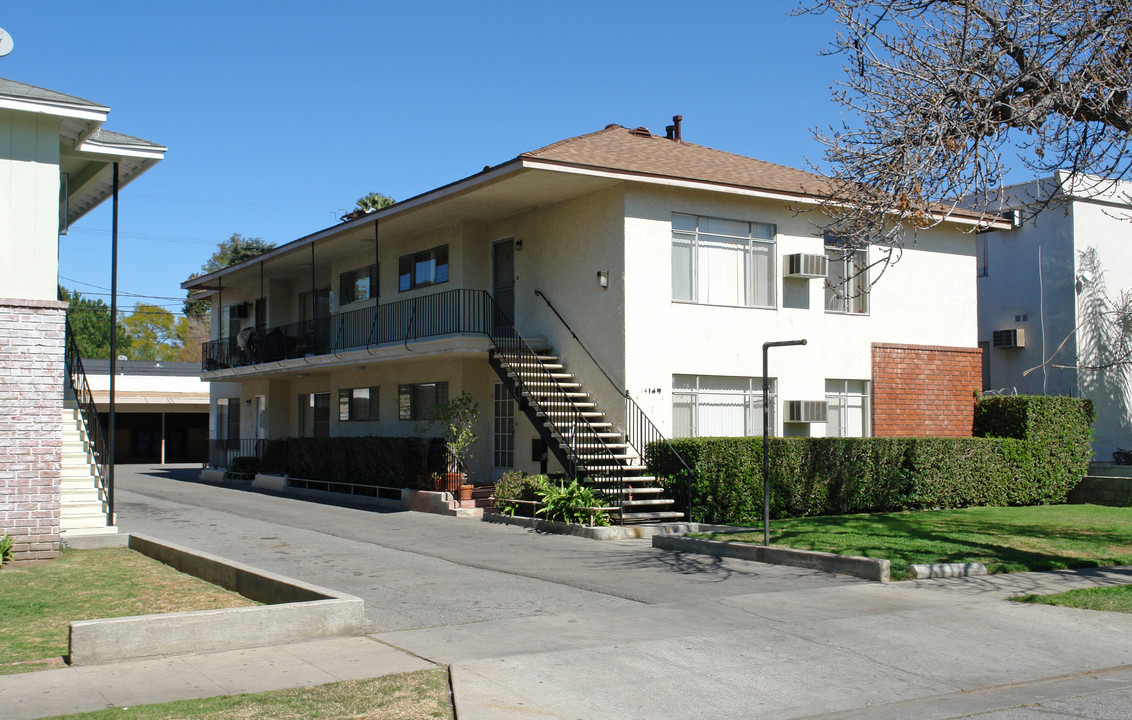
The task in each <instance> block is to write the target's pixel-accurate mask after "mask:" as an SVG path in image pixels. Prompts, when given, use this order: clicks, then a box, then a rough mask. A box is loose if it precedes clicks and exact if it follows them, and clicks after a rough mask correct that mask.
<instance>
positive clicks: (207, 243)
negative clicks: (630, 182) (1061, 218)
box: [0, 0, 841, 309]
mask: <svg viewBox="0 0 1132 720" xmlns="http://www.w3.org/2000/svg"><path fill="white" fill-rule="evenodd" d="M794 6H795V3H794V2H793V0H754V1H748V2H700V3H695V2H692V3H689V2H680V3H675V2H649V3H640V2H612V1H610V2H589V1H588V0H576V1H575V2H570V3H540V2H482V3H481V2H466V1H465V2H411V3H387V2H356V1H326V2H287V1H285V0H282V1H281V0H276V1H275V2H259V1H255V2H253V1H250V0H229V1H228V2H212V1H211V0H194V1H193V2H179V3H171V2H153V0H147V1H145V2H135V1H119V0H113V1H112V2H108V3H103V4H101V5H92V4H91V3H89V2H83V3H79V2H70V1H69V0H61V1H57V2H47V1H46V0H8V1H7V2H5V3H4V4H3V5H2V6H0V7H2V10H0V27H3V28H4V29H5V30H7V31H8V32H9V33H10V34H11V35H12V37H13V39H14V41H15V49H14V51H13V52H12V54H10V55H8V56H7V57H4V58H0V77H5V78H10V79H13V80H17V81H20V82H26V83H30V84H33V85H39V86H42V87H47V88H50V89H52V90H58V91H60V92H65V93H69V94H72V95H77V96H79V97H84V98H87V99H89V100H93V101H96V102H99V103H101V104H104V105H108V106H109V107H110V108H111V112H110V118H109V121H108V122H107V124H106V127H107V128H108V129H111V130H116V131H118V132H124V133H127V134H131V135H137V136H140V137H143V138H146V139H147V140H152V141H155V142H159V143H161V144H163V145H166V146H168V148H169V152H168V154H167V155H166V159H165V160H164V161H163V162H162V163H160V164H158V165H157V166H156V167H155V168H154V169H152V170H150V171H149V172H148V173H147V174H146V175H144V176H142V177H141V178H140V179H139V180H137V181H136V182H135V183H134V184H132V185H130V186H129V187H127V188H126V189H125V190H124V191H123V192H122V196H121V204H120V216H119V229H120V241H119V244H120V265H119V280H118V282H119V290H120V292H122V293H123V296H122V297H121V299H120V303H122V304H123V305H125V306H126V307H130V306H131V305H132V303H133V301H134V298H131V297H128V296H125V293H136V294H139V295H151V296H157V297H158V298H181V297H183V295H184V293H183V291H181V290H180V283H181V281H182V280H184V279H185V278H187V277H188V276H189V275H190V274H191V273H193V272H194V271H196V270H198V269H199V267H200V265H201V263H203V262H204V261H205V259H206V258H207V257H208V256H209V255H210V254H211V252H212V251H213V249H215V245H216V243H217V242H219V241H221V240H224V239H225V238H227V237H228V236H229V235H231V234H232V233H234V232H237V233H241V234H243V235H245V236H258V237H262V238H264V239H265V240H270V241H273V242H276V243H279V244H282V243H285V242H288V241H290V240H293V239H295V238H297V237H301V236H303V235H305V234H307V233H310V232H312V231H315V230H318V229H321V228H324V227H327V226H330V225H333V224H335V223H336V222H337V217H338V216H339V215H341V214H342V213H343V212H344V211H346V210H348V209H350V208H351V207H352V206H353V204H354V201H355V200H356V199H357V198H358V197H360V196H362V195H364V194H365V193H367V192H370V191H377V192H381V193H384V194H387V195H392V196H393V197H395V198H397V199H404V198H408V197H411V196H413V195H416V194H418V193H421V192H424V191H427V190H429V189H432V188H435V187H438V186H440V185H444V184H446V183H449V182H452V181H454V180H456V179H459V178H462V177H465V176H468V175H471V174H473V173H475V172H478V171H479V170H481V169H482V168H483V166H484V165H495V164H498V163H500V162H502V161H504V160H507V159H510V158H513V157H515V156H516V155H518V154H519V153H521V152H525V151H527V150H533V149H535V148H538V147H541V146H543V145H547V144H549V143H552V142H555V141H557V140H561V139H563V138H566V137H570V136H574V135H579V134H582V133H586V132H591V131H594V130H598V129H600V128H602V127H604V126H605V125H607V124H609V123H619V124H621V125H626V126H630V127H635V126H638V125H644V126H646V127H648V128H649V129H650V130H652V131H653V132H654V133H661V134H662V133H663V132H664V126H665V125H666V124H668V123H670V122H671V117H672V115H674V114H681V115H683V116H684V123H683V127H684V139H685V140H688V141H691V142H695V143H699V144H702V145H707V146H710V147H714V148H718V149H721V150H726V151H729V152H735V153H739V154H742V155H749V156H752V157H757V158H761V159H763V160H768V161H771V162H777V163H782V164H785V165H791V166H795V167H805V163H806V159H807V158H810V159H813V160H817V159H819V156H820V149H819V148H818V147H817V146H816V144H815V143H814V142H813V140H812V138H811V132H810V131H811V128H813V127H815V126H825V125H829V124H831V123H838V122H840V117H841V111H840V108H839V107H838V106H837V105H835V104H833V103H832V102H831V101H830V99H829V86H830V85H831V84H832V83H834V82H835V81H836V80H837V79H838V78H839V76H840V74H841V61H840V59H839V58H836V57H820V56H819V54H818V53H819V52H820V51H821V49H822V48H823V47H825V46H826V44H827V43H828V41H829V39H830V38H832V37H833V34H834V33H835V32H836V28H835V27H834V26H833V25H832V23H831V22H830V21H829V20H828V18H822V17H812V16H805V17H790V16H789V15H788V12H789V11H790V10H791V9H792V8H793V7H794ZM60 275H61V276H62V277H63V278H65V279H64V280H62V282H63V284H64V285H66V286H68V287H72V288H75V289H78V290H80V291H81V292H83V293H84V294H91V295H92V296H96V295H97V293H100V292H103V290H100V289H98V288H100V287H101V288H106V287H109V284H110V212H109V203H106V204H105V205H104V206H103V207H102V208H99V209H98V210H97V211H95V212H93V213H91V214H90V215H88V216H87V217H86V218H84V219H83V220H82V221H81V222H80V223H78V224H76V225H75V226H74V227H73V228H72V229H71V232H70V234H69V235H67V236H65V237H63V238H61V248H60ZM107 300H108V298H107ZM153 302H156V303H158V304H165V305H167V306H170V307H171V308H173V309H178V308H179V307H180V304H179V302H178V301H177V300H176V299H158V300H155V301H153Z"/></svg>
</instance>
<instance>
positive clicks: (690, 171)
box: [519, 125, 828, 197]
mask: <svg viewBox="0 0 1132 720" xmlns="http://www.w3.org/2000/svg"><path fill="white" fill-rule="evenodd" d="M519 157H521V158H529V159H532V160H544V161H549V162H555V163H564V164H568V165H574V166H580V167H591V168H597V169H604V170H618V171H623V172H630V173H636V174H642V175H650V176H654V177H667V178H677V179H682V180H694V181H701V182H709V183H715V184H722V185H731V186H735V187H745V188H753V189H757V190H768V191H772V192H781V193H788V194H791V195H805V196H817V197H824V196H825V195H827V194H828V189H827V188H828V184H827V182H826V180H825V179H823V178H821V177H819V176H817V175H814V174H813V173H808V172H805V171H803V170H796V169H794V168H790V167H786V166H784V165H775V164H774V163H768V162H763V161H762V160H755V159H754V158H749V157H743V156H742V155H735V154H732V153H728V152H723V151H722V150H714V149H712V148H709V147H704V146H702V145H696V144H694V143H689V142H676V141H674V140H669V139H667V138H664V137H660V136H658V135H652V134H648V135H646V134H645V133H644V131H643V129H637V130H630V129H628V128H625V127H622V126H620V125H609V126H607V127H606V128H605V129H604V130H598V131H597V132H593V133H589V134H587V135H579V136H578V137H573V138H568V139H566V140H561V141H559V142H556V143H554V144H552V145H547V146H546V147H543V148H539V149H538V150H533V151H531V152H527V153H523V154H522V155H520V156H519Z"/></svg>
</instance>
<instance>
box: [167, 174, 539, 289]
mask: <svg viewBox="0 0 1132 720" xmlns="http://www.w3.org/2000/svg"><path fill="white" fill-rule="evenodd" d="M523 167H524V166H523V165H522V164H521V163H520V162H519V158H515V159H514V160H509V161H507V162H505V163H501V164H499V165H496V166H495V167H490V168H485V169H484V170H481V171H480V172H478V173H476V174H475V175H469V176H468V177H466V178H463V179H461V180H457V181H455V182H452V183H449V184H447V185H442V186H441V187H438V188H435V189H433V190H429V191H428V192H425V193H421V194H420V195H415V196H413V197H411V198H409V199H407V200H402V201H401V202H398V203H394V204H393V205H389V206H388V207H384V208H381V209H380V210H377V211H376V212H371V213H368V214H366V215H363V216H362V217H360V218H358V219H356V220H349V221H346V222H343V223H339V224H337V225H332V226H330V227H328V228H324V229H323V230H319V231H317V232H313V233H311V234H310V235H305V236H303V237H301V238H298V239H295V240H292V241H291V242H289V243H287V244H286V245H281V246H279V247H277V248H275V249H273V250H269V251H267V252H265V253H263V254H262V255H257V256H255V257H253V258H248V259H247V260H244V261H243V262H239V263H236V264H235V265H229V266H228V267H226V268H221V269H220V270H215V271H213V272H211V273H209V274H207V275H200V276H198V277H195V278H189V279H188V280H185V281H184V282H182V283H181V288H182V289H183V290H191V289H193V288H197V289H200V290H205V291H212V290H213V288H210V287H208V285H207V283H210V282H212V281H214V280H217V279H219V278H221V277H223V276H225V275H229V274H231V273H234V272H239V271H240V270H243V269H245V268H249V267H252V266H253V265H255V264H257V263H260V262H263V261H265V260H271V259H273V258H277V257H280V256H282V255H287V254H289V253H292V252H295V251H297V250H299V249H301V248H303V247H306V246H307V245H309V244H310V243H313V242H318V241H319V240H323V239H325V238H327V237H330V236H332V235H337V234H339V233H341V232H344V231H349V230H353V229H355V228H358V227H361V226H363V225H366V224H368V223H375V222H380V221H381V220H385V219H388V218H390V217H394V216H396V215H400V214H402V213H406V212H409V211H412V210H415V209H417V208H421V207H424V206H426V205H431V204H433V203H437V202H440V201H442V200H444V199H445V198H448V197H451V196H453V195H457V194H460V193H465V192H470V191H471V190H474V189H475V188H477V187H479V186H481V185H486V184H488V183H492V182H495V181H497V180H499V179H501V178H503V177H505V176H507V175H510V174H512V173H515V172H518V171H519V170H522V169H523ZM209 294H211V292H210V293H209Z"/></svg>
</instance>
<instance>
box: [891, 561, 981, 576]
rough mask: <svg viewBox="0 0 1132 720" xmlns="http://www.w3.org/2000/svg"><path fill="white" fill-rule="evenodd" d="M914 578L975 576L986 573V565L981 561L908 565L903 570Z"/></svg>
mask: <svg viewBox="0 0 1132 720" xmlns="http://www.w3.org/2000/svg"><path fill="white" fill-rule="evenodd" d="M905 572H906V573H907V575H908V577H910V578H912V579H914V580H927V579H930V578H953V577H975V576H977V575H986V574H987V567H986V565H983V564H982V563H933V564H930V565H929V564H926V563H921V564H916V565H909V566H908V569H907V570H906V571H905Z"/></svg>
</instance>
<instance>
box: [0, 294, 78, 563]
mask: <svg viewBox="0 0 1132 720" xmlns="http://www.w3.org/2000/svg"><path fill="white" fill-rule="evenodd" d="M66 308H67V303H65V302H58V301H52V300H21V299H11V298H0V534H4V533H6V534H8V535H10V536H11V537H12V539H13V540H14V541H15V544H14V546H13V548H12V549H13V559H14V560H49V559H51V558H54V557H56V556H58V555H59V531H60V527H59V493H60V467H61V464H62V460H63V422H62V413H63V372H64V371H63V342H64V322H65V317H66V314H65V313H66Z"/></svg>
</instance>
